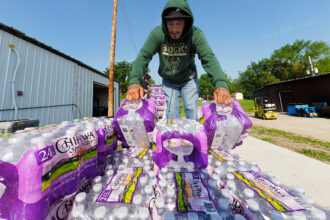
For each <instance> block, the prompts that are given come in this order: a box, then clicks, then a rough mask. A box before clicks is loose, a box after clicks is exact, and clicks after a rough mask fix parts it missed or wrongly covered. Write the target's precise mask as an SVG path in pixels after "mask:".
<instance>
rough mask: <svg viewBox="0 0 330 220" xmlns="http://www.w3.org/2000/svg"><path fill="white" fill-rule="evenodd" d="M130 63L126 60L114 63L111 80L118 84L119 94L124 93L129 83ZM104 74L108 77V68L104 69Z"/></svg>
mask: <svg viewBox="0 0 330 220" xmlns="http://www.w3.org/2000/svg"><path fill="white" fill-rule="evenodd" d="M132 66H133V65H132V63H129V62H127V61H126V60H124V61H120V62H117V63H115V66H114V73H113V78H114V79H115V80H117V81H119V82H120V92H121V93H122V94H123V93H126V92H127V88H128V82H129V80H128V79H129V75H130V72H131V70H132ZM104 73H105V74H106V75H109V68H106V69H105V71H104Z"/></svg>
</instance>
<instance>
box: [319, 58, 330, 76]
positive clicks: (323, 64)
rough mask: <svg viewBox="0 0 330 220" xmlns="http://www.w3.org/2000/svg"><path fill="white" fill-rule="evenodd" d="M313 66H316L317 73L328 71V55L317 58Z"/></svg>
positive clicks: (329, 60)
mask: <svg viewBox="0 0 330 220" xmlns="http://www.w3.org/2000/svg"><path fill="white" fill-rule="evenodd" d="M315 67H317V68H318V70H319V73H321V74H324V73H330V57H324V58H322V59H319V60H318V61H317V62H316V64H315Z"/></svg>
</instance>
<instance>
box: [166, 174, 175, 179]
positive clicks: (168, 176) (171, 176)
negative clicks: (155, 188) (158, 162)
mask: <svg viewBox="0 0 330 220" xmlns="http://www.w3.org/2000/svg"><path fill="white" fill-rule="evenodd" d="M166 178H167V179H169V180H172V179H173V178H174V174H173V173H168V174H167V175H166Z"/></svg>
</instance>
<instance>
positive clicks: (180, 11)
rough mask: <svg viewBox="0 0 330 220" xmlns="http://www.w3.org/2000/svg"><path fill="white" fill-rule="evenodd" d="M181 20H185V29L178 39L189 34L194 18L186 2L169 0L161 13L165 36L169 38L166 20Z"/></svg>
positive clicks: (184, 0) (183, 0) (185, 0)
mask: <svg viewBox="0 0 330 220" xmlns="http://www.w3.org/2000/svg"><path fill="white" fill-rule="evenodd" d="M178 17H180V18H183V19H184V20H185V27H184V30H183V33H182V36H181V37H180V38H179V39H182V38H184V37H185V36H186V35H187V34H188V33H190V32H191V30H192V26H193V23H194V17H193V14H192V12H191V9H190V7H189V4H188V1H187V0H169V1H168V2H167V3H166V5H165V7H164V9H163V13H162V26H163V31H164V32H165V33H166V36H168V37H169V33H168V30H167V26H166V19H170V18H178Z"/></svg>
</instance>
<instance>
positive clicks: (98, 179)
mask: <svg viewBox="0 0 330 220" xmlns="http://www.w3.org/2000/svg"><path fill="white" fill-rule="evenodd" d="M101 181H102V177H101V176H96V177H94V179H93V185H95V184H98V183H101Z"/></svg>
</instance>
